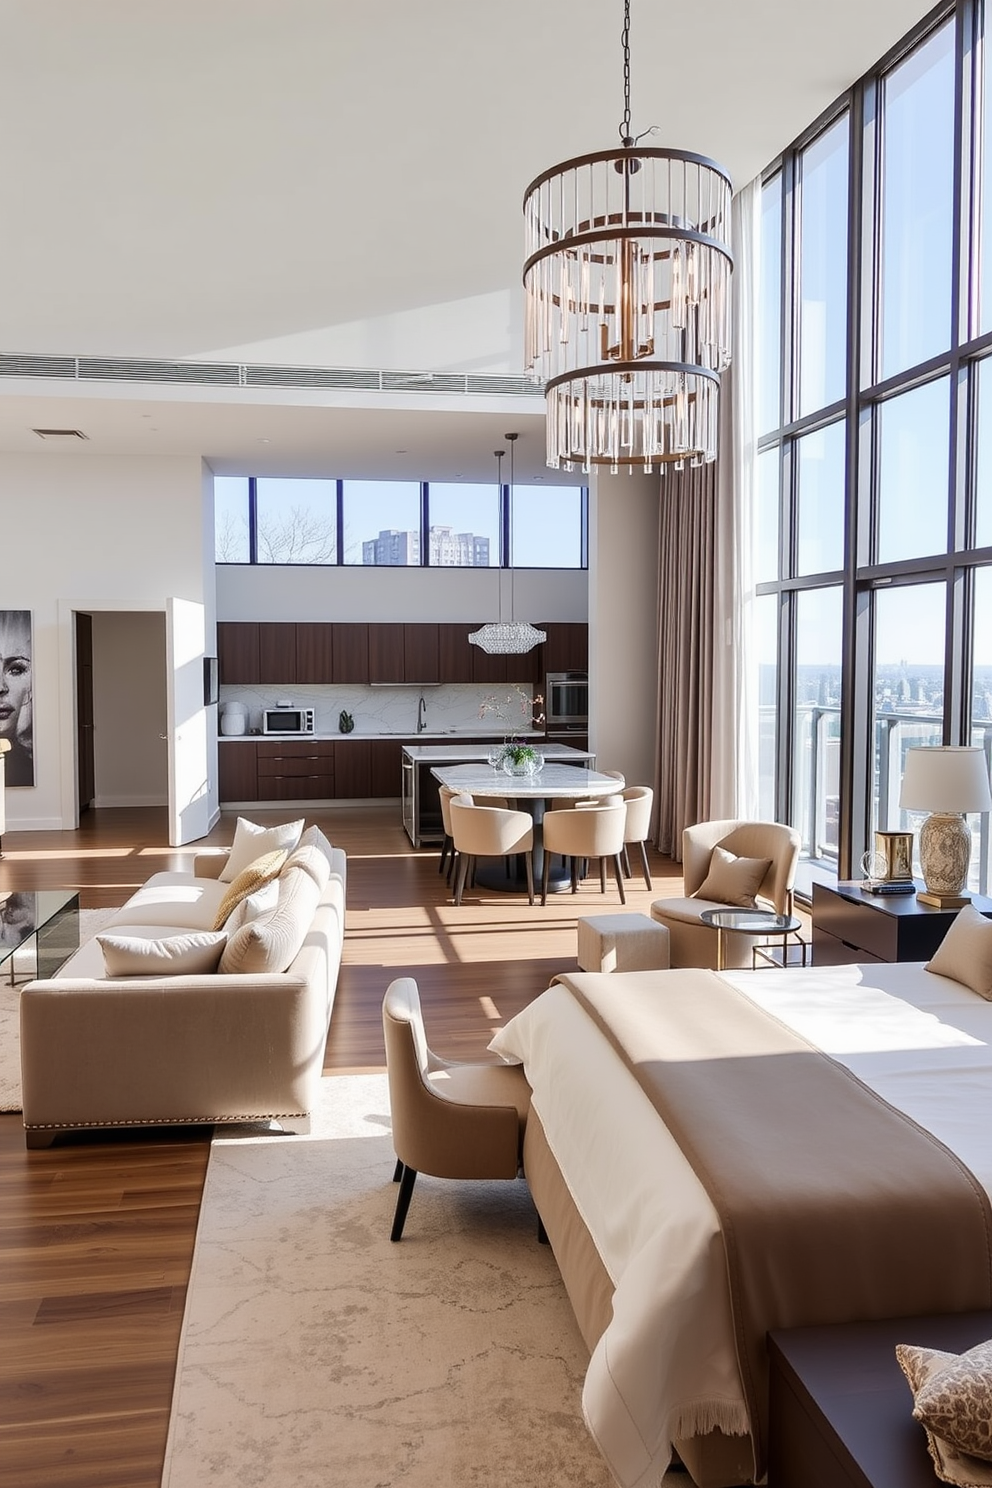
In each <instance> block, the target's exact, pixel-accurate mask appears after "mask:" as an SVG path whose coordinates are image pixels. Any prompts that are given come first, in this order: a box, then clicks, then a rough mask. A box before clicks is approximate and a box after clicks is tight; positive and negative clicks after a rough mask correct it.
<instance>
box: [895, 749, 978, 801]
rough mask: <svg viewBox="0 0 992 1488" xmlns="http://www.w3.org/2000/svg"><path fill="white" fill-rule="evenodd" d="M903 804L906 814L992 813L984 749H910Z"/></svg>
mask: <svg viewBox="0 0 992 1488" xmlns="http://www.w3.org/2000/svg"><path fill="white" fill-rule="evenodd" d="M899 805H900V806H901V807H902V808H903V810H905V811H933V812H938V813H944V812H962V813H965V812H969V811H992V790H990V789H989V769H988V765H987V764H986V761H985V751H984V749H981V748H978V747H977V746H972V745H953V744H952V745H942V746H936V747H932V748H918V749H908V750H907V751H906V768H905V770H904V772H903V777H902V789H901V791H900V792H899Z"/></svg>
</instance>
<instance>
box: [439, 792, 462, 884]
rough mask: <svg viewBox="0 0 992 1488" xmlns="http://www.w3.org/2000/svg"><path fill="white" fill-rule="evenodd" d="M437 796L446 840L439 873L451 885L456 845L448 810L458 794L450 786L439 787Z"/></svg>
mask: <svg viewBox="0 0 992 1488" xmlns="http://www.w3.org/2000/svg"><path fill="white" fill-rule="evenodd" d="M437 795H438V800H439V802H440V804H441V825H442V827H443V828H444V838H443V840H442V842H441V861H440V863H438V865H437V871H438V873H443V874H444V876H445V879H446V880H447V881H448V883H450V882H451V875H452V873H453V872H454V868H455V844H454V842H453V841H452V839H451V812H450V811H449V810H448V807H449V805H450V803H451V798H452V796H457V795H458V792H457V791H456V790H452V788H451V786H450V785H439V786H438V788H437ZM446 863H447V865H448V866H447V871H445V864H446Z"/></svg>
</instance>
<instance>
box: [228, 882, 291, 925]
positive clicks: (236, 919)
mask: <svg viewBox="0 0 992 1488" xmlns="http://www.w3.org/2000/svg"><path fill="white" fill-rule="evenodd" d="M278 899H279V880H278V878H270V879H269V881H268V883H264V884H263V885H262V887H261V888H260V889H256V890H255V891H254V893H252V894H249V895H248V896H247V897H246V898H244V899H242V900H241V903H240V904H236V905H235V906H234V908H233V909H232V910H231V913H230V914H229V915H228V917H227V919H226V920H225V922H224V929H225V930H226V931H227V933H228V935H233V934H234V932H235V930H240V929H241V926H242V925H248V924H250V923H251V921H252V920H257V919H258V918H259V917H260V916H261V915H264V914H271V912H272V910H274V909H275V907H276V904H277V902H278Z"/></svg>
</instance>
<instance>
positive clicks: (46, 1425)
mask: <svg viewBox="0 0 992 1488" xmlns="http://www.w3.org/2000/svg"><path fill="white" fill-rule="evenodd" d="M254 815H255V819H257V820H259V821H263V820H271V821H280V820H285V819H286V817H287V811H286V809H285V808H283V809H281V810H279V811H270V812H261V811H260V812H258V813H255V814H254ZM308 820H310V821H316V822H318V823H319V825H320V826H321V828H322V830H323V831H324V832H326V834H327V836H328V837H329V838H330V839H331V840H332V841H333V842H334V843H336V844H337V845H338V846H340V847H342V848H344V850H345V851H346V852H347V854H348V910H347V922H346V938H345V948H344V958H343V964H342V968H341V976H340V981H339V985H338V993H337V999H336V1001H335V1006H334V1014H333V1017H332V1020H331V1032H330V1036H329V1039H328V1044H327V1055H326V1059H325V1069H327V1070H328V1071H329V1072H344V1071H348V1070H365V1069H381V1068H382V1067H383V1048H382V1024H381V1014H380V1007H381V1003H382V996H383V993H384V991H385V989H386V986H387V984H388V983H389V981H390V980H391V979H392V977H394V976H397V975H412V976H415V977H416V979H417V982H418V984H419V987H420V991H421V997H422V1000H423V1004H424V1017H425V1021H426V1023H427V1031H428V1037H429V1039H430V1041H431V1043H432V1045H433V1046H434V1047H435V1048H436V1049H437V1051H438V1052H439V1053H441V1054H445V1055H449V1056H451V1057H455V1058H480V1057H488V1056H486V1054H485V1050H486V1045H487V1043H488V1041H489V1039H490V1038H491V1036H492V1033H493V1031H494V1030H495V1029H496V1028H497V1027H499V1026H501V1025H502V1023H503V1022H505V1021H506V1020H507V1019H508V1018H510V1017H512V1015H513V1014H514V1013H515V1012H516V1011H517V1010H518V1009H519V1008H520V1007H523V1006H524V1005H525V1004H526V1003H527V1002H529V1001H530V1000H531V999H532V998H533V997H535V996H536V995H537V994H538V993H539V992H541V991H542V990H543V989H544V988H545V987H546V986H547V985H548V982H549V980H550V978H551V977H552V976H553V975H554V973H555V972H557V971H560V970H565V969H568V968H569V967H571V968H573V969H574V966H575V921H576V918H577V917H578V916H579V915H581V914H596V913H610V912H613V911H615V910H616V909H618V908H619V901H618V898H617V893H616V888H615V886H610V887H608V889H607V894H606V896H605V898H604V897H603V896H602V895H601V894H600V892H599V881H598V877H597V876H594V877H593V878H590V879H588V880H586V881H585V883H584V885H583V886H582V888H581V889H580V892H579V893H578V894H577V895H576V896H575V897H573V896H571V895H570V894H564V895H561V894H558V895H555V896H553V897H552V898H549V902H548V905H547V907H546V908H545V909H541V908H540V906H539V905H536V906H534V907H533V908H531V907H530V906H529V905H528V903H527V899H526V896H525V895H523V894H506V895H504V894H496V893H492V892H490V891H488V890H480V891H478V892H475V891H471V890H469V891H466V894H465V896H464V900H463V903H462V905H461V906H459V907H456V906H455V905H453V904H451V903H450V891H449V890H448V888H447V886H446V884H445V881H444V879H443V877H442V876H441V875H440V874H439V873H438V871H437V869H438V855H437V852H436V851H430V850H425V849H421V850H420V851H415V850H414V849H413V848H412V847H411V846H410V843H409V840H408V839H407V837H406V835H405V834H404V832H403V830H402V827H401V826H400V822H399V810H398V807H397V806H395V805H391V804H390V805H384V806H380V805H375V806H370V807H343V808H337V809H334V810H325V811H315V812H310V813H308ZM234 826H235V815H234V814H233V813H225V814H224V815H223V816H222V818H221V820H220V821H219V822H218V824H217V825H216V827H215V828H214V829H213V831H212V832H211V833H210V836H209V837H208V838H206V839H204V841H203V842H200V843H197V844H195V845H194V846H192V847H189V848H182V849H173V848H170V847H169V846H168V843H167V830H166V818H165V812H164V811H160V810H113V811H109V810H102V811H91V812H88V813H87V814H86V815H85V817H84V818H83V823H82V825H81V827H80V829H79V831H77V832H30V833H28V832H22V833H18V832H14V831H10V832H8V833H6V834H5V836H4V839H3V848H4V856H3V858H2V859H0V891H2V890H4V889H18V888H19V889H37V888H49V887H67V886H71V887H73V888H78V890H79V894H80V903H81V905H82V906H83V907H84V908H87V907H88V908H97V907H100V906H104V905H113V904H120V903H123V901H124V900H125V899H126V898H127V897H128V895H129V894H131V893H132V892H133V890H134V889H135V888H137V887H138V885H139V884H142V883H144V882H145V880H146V879H147V878H148V877H149V876H150V875H151V874H152V873H154V872H156V871H158V870H159V869H163V868H181V867H188V866H191V864H192V858H193V856H194V854H195V852H196V851H198V850H200V849H201V848H202V847H204V846H208V845H212V844H215V843H229V842H230V841H231V839H232V837H233V834H234ZM652 875H653V877H654V890H653V892H652V893H649V892H648V890H647V889H646V888H645V886H644V882H643V878H641V877H634V878H631V879H629V880H628V881H627V898H628V908H629V909H632V910H642V911H645V912H646V910H647V907H648V905H649V903H650V901H651V899H652V898H655V897H659V896H661V895H663V894H666V893H673V892H675V891H676V889H677V886H678V884H680V882H681V878H680V875H679V873H678V870H677V868H676V867H675V866H674V865H673V864H671V863H669V862H667V860H664V859H661V858H659V857H657V856H656V855H652ZM208 1151H209V1131H208V1130H206V1129H199V1130H192V1131H189V1132H183V1133H179V1134H177V1133H176V1132H174V1131H171V1132H165V1131H163V1132H161V1133H154V1132H148V1131H141V1132H140V1133H136V1134H134V1135H133V1136H120V1135H107V1134H101V1135H99V1136H90V1135H85V1134H77V1135H73V1136H72V1137H66V1138H62V1139H60V1140H59V1141H58V1142H57V1143H56V1144H55V1146H53V1147H52V1148H50V1149H47V1150H41V1151H33V1152H28V1151H27V1150H26V1148H25V1146H24V1133H23V1128H22V1125H21V1120H20V1117H19V1116H17V1115H0V1488H158V1484H159V1482H160V1478H161V1472H162V1463H163V1455H164V1450H165V1440H166V1432H167V1429H168V1420H169V1407H170V1402H171V1396H172V1384H173V1378H174V1373H175V1362H176V1352H177V1348H178V1343H179V1332H180V1327H181V1322H182V1313H183V1305H184V1299H185V1290H186V1285H187V1282H188V1279H189V1269H190V1261H191V1257H192V1251H193V1242H194V1236H195V1231H196V1222H197V1216H198V1213H199V1203H200V1196H201V1193H202V1187H203V1179H204V1174H205V1171H206V1163H207V1155H208Z"/></svg>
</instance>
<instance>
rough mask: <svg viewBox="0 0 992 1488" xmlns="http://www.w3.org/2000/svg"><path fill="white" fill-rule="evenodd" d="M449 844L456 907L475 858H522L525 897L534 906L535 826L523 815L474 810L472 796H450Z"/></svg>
mask: <svg viewBox="0 0 992 1488" xmlns="http://www.w3.org/2000/svg"><path fill="white" fill-rule="evenodd" d="M448 814H449V817H450V819H451V840H452V843H453V844H454V850H455V852H456V853H457V855H458V856H457V867H456V870H455V903H456V904H461V902H462V892H463V890H464V888H465V884H466V883H467V882H469V881H470V880H471V877H472V875H474V872H475V860H476V858H511V857H516V856H518V855H519V856H522V857H523V859H524V866H525V868H526V870H527V895H528V898H529V900H530V903H531V904H533V903H534V864H533V861H532V858H531V852H532V850H533V847H534V822H533V819H532V818H531V817H530V816H528V814H527V812H526V811H507V810H505V809H503V808H498V807H492V806H476V805H475V804H474V803H473V801H472V797H471V796H453V797H452V798H451V800H450V801H449V802H448Z"/></svg>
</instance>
